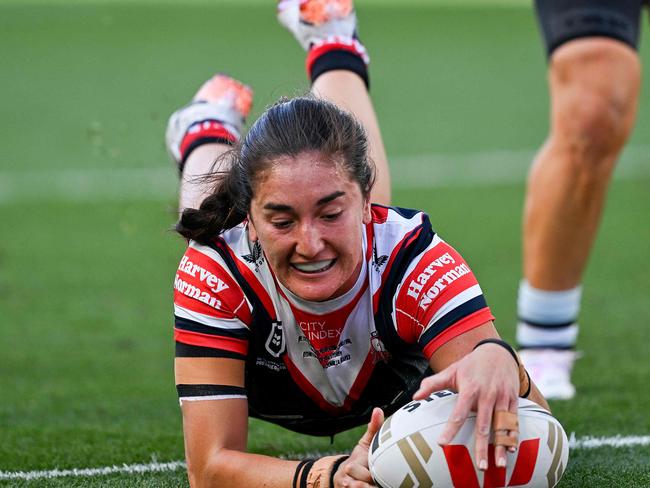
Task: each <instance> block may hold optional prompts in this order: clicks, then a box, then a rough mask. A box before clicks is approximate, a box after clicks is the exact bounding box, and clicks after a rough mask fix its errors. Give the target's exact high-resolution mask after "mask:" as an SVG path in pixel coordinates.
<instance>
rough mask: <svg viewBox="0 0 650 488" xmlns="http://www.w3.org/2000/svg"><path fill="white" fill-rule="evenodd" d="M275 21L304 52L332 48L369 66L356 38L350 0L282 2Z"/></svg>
mask: <svg viewBox="0 0 650 488" xmlns="http://www.w3.org/2000/svg"><path fill="white" fill-rule="evenodd" d="M278 20H279V21H280V23H281V24H282V25H283V26H284V27H286V28H287V29H288V30H289V32H291V33H292V34H293V36H294V37H295V38H296V40H297V41H298V42H299V43H300V45H301V46H302V47H303V49H305V50H306V51H309V52H313V51H322V50H323V48H325V50H329V49H332V48H338V49H344V50H347V51H351V52H354V53H355V54H357V55H358V56H359V57H361V58H362V59H363V61H364V62H365V63H366V64H368V63H369V61H370V58H369V57H368V53H367V51H366V49H365V47H364V46H363V44H361V42H359V40H358V38H357V16H356V13H355V11H354V5H353V2H352V0H281V1H280V2H278Z"/></svg>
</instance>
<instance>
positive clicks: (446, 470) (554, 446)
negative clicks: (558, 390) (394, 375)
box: [368, 390, 569, 488]
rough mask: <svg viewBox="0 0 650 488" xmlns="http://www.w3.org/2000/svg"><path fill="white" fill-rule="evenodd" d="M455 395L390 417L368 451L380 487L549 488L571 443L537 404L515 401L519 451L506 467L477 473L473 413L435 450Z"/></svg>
mask: <svg viewBox="0 0 650 488" xmlns="http://www.w3.org/2000/svg"><path fill="white" fill-rule="evenodd" d="M457 398H458V395H457V394H456V393H454V392H451V391H447V390H443V391H438V392H435V393H433V394H432V395H430V396H429V397H428V398H426V399H425V400H420V401H413V402H411V403H409V404H407V405H405V406H404V407H402V408H401V409H400V410H398V411H397V412H395V413H394V414H393V415H392V416H390V417H388V419H386V421H385V422H384V425H383V426H382V427H381V429H380V430H379V432H377V434H376V435H375V437H374V438H373V440H372V443H371V445H370V450H369V452H368V466H369V467H370V473H371V474H372V476H373V478H374V480H375V482H376V484H377V486H379V487H381V488H404V487H411V488H431V487H435V488H440V487H456V488H496V487H502V486H503V487H505V486H521V487H530V488H533V487H534V488H538V487H540V488H541V487H544V488H551V487H553V486H555V485H556V484H557V483H558V482H559V481H560V478H561V477H562V475H563V474H564V470H565V469H566V465H567V461H568V458H569V441H568V439H567V436H566V434H565V432H564V429H563V428H562V426H561V425H560V423H559V422H558V421H557V420H556V419H555V418H554V417H553V416H552V415H551V414H550V412H548V411H547V410H545V409H544V408H542V407H540V406H539V405H537V404H536V403H534V402H532V401H530V400H526V399H524V398H520V399H519V446H518V448H517V451H516V452H514V453H508V454H507V467H506V468H497V467H496V465H495V464H494V446H493V445H492V439H491V440H490V445H489V451H488V453H489V456H488V457H489V459H488V462H489V466H488V469H487V470H486V471H479V470H478V469H477V468H476V460H475V457H474V425H475V421H476V414H475V413H472V414H471V415H470V416H469V418H468V419H467V421H466V422H465V424H464V425H463V427H462V428H461V429H460V431H459V432H458V434H457V435H456V437H454V439H453V440H452V442H451V443H450V444H449V445H446V446H444V447H443V446H440V445H438V442H437V440H438V437H440V434H442V432H443V430H444V428H445V424H446V422H447V419H448V418H449V415H451V412H452V410H453V408H454V405H455V403H456V400H457Z"/></svg>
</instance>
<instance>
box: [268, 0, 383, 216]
mask: <svg viewBox="0 0 650 488" xmlns="http://www.w3.org/2000/svg"><path fill="white" fill-rule="evenodd" d="M278 18H279V20H280V22H281V23H282V24H283V25H284V26H285V27H286V28H287V29H288V30H289V31H291V32H292V33H293V35H294V36H295V37H296V39H297V40H298V42H300V44H301V45H302V47H303V48H304V49H305V50H307V52H308V54H307V61H306V67H307V74H308V76H309V78H310V80H311V82H312V87H311V91H312V93H314V94H315V95H316V96H319V97H322V98H326V99H328V100H331V101H332V102H334V103H336V104H337V105H339V106H340V107H342V108H343V109H345V110H348V111H349V112H351V113H352V114H354V116H355V117H356V118H357V119H358V120H359V121H360V122H361V123H362V124H363V126H364V128H365V129H366V132H367V134H368V146H369V154H370V157H371V159H372V161H373V162H374V164H375V166H376V168H377V178H376V181H375V186H374V188H373V190H372V194H371V200H372V202H373V203H381V204H384V205H389V204H390V195H391V190H390V174H389V169H388V161H387V158H386V151H385V149H384V143H383V140H382V137H381V131H380V129H379V123H378V122H377V116H376V115H375V111H374V108H373V105H372V101H371V99H370V94H369V93H368V61H369V58H368V55H367V53H366V50H365V48H364V46H363V45H362V44H361V43H360V42H359V40H358V38H357V19H356V14H355V11H354V7H353V2H352V0H306V1H305V0H282V1H280V2H279V3H278Z"/></svg>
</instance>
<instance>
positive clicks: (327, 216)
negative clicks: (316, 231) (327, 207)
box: [322, 211, 343, 222]
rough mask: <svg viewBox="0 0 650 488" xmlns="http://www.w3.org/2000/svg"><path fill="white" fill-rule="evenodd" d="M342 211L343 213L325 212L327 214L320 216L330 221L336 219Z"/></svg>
mask: <svg viewBox="0 0 650 488" xmlns="http://www.w3.org/2000/svg"><path fill="white" fill-rule="evenodd" d="M342 213H343V211H339V212H332V213H327V214H325V215H323V216H322V219H323V220H326V221H328V222H332V221H334V220H336V219H338V218H339V217H340V216H341V214H342Z"/></svg>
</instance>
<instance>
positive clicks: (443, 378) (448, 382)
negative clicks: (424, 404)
mask: <svg viewBox="0 0 650 488" xmlns="http://www.w3.org/2000/svg"><path fill="white" fill-rule="evenodd" d="M454 370H455V368H454V365H451V366H449V367H448V368H447V369H445V370H443V371H441V372H440V373H437V374H434V375H432V376H427V377H426V378H424V379H423V380H422V382H421V383H420V388H419V389H418V391H416V392H415V393H414V394H413V399H414V400H424V399H425V398H426V397H428V396H429V395H431V393H433V392H434V391H438V390H444V389H445V388H452V389H453V388H454V382H453V377H454Z"/></svg>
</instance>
